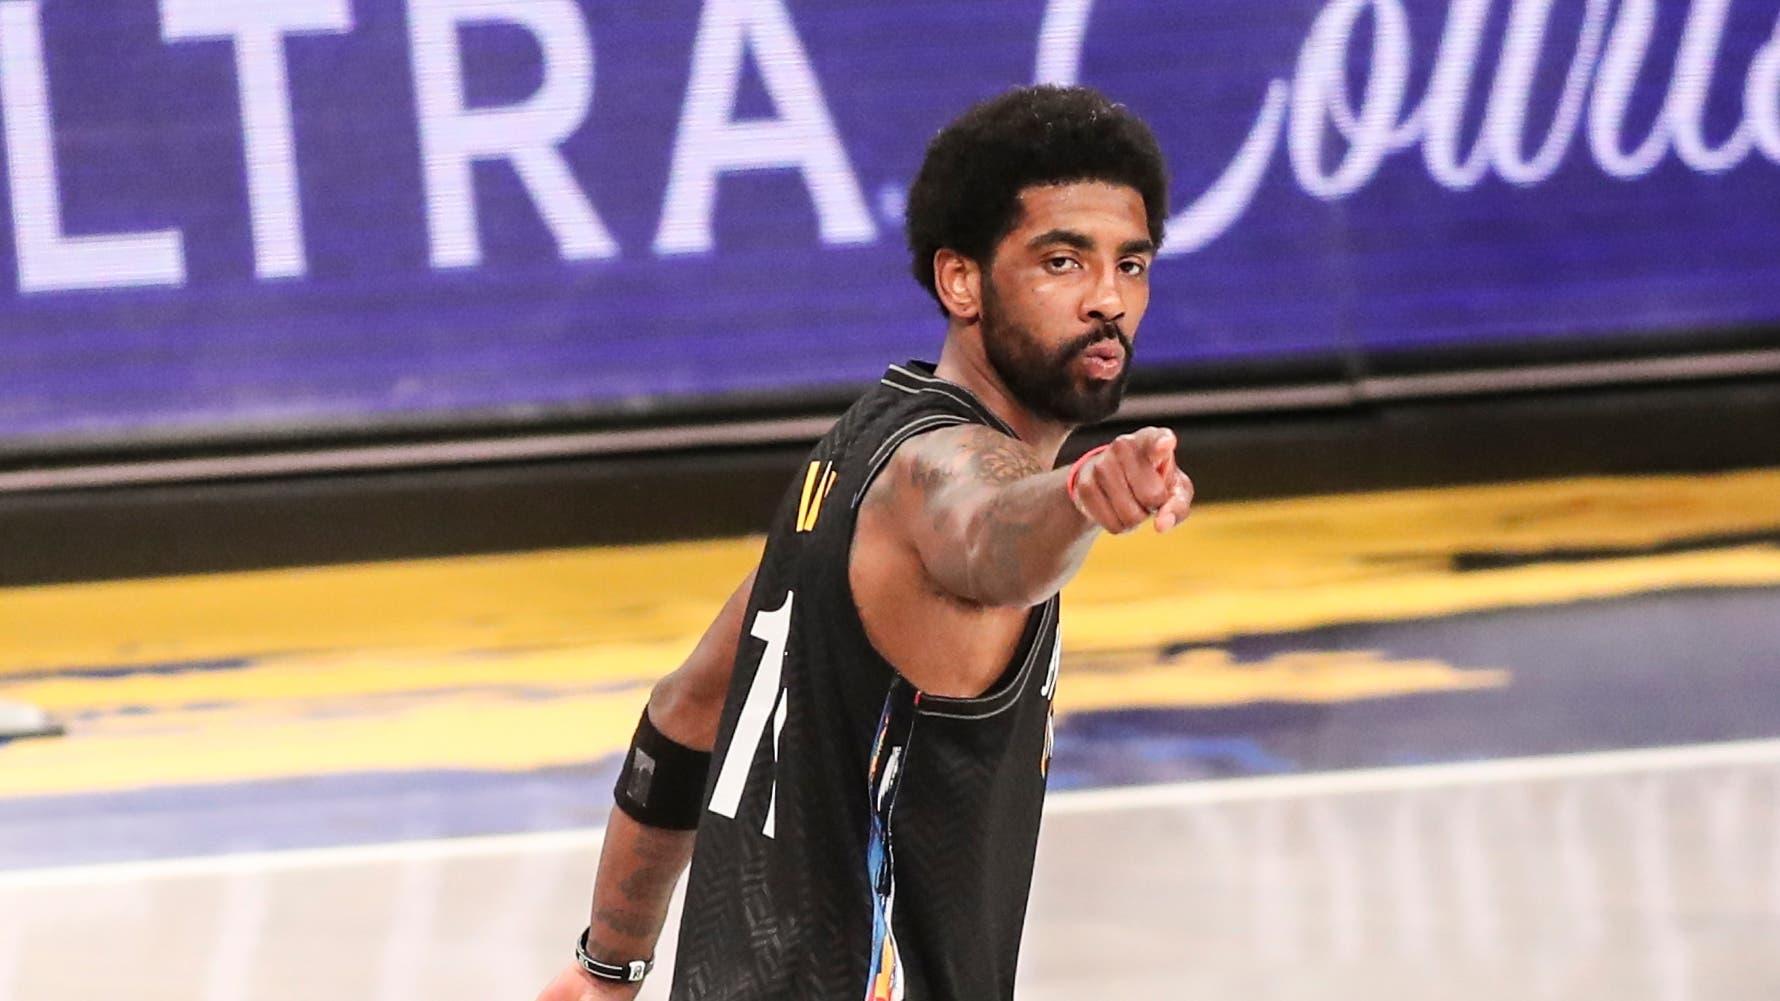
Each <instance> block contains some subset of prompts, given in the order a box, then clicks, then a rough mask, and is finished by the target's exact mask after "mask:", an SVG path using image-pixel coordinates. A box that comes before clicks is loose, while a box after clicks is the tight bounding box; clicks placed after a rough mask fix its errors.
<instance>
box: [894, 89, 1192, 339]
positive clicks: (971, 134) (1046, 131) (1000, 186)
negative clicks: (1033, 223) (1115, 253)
mask: <svg viewBox="0 0 1780 1001" xmlns="http://www.w3.org/2000/svg"><path fill="white" fill-rule="evenodd" d="M1072 181H1105V182H1108V183H1111V184H1122V185H1127V186H1129V187H1132V188H1135V189H1136V190H1137V193H1138V194H1139V195H1141V196H1143V205H1144V213H1145V215H1146V216H1147V221H1148V223H1149V231H1150V240H1151V241H1152V242H1154V243H1155V244H1156V246H1158V247H1160V246H1161V245H1162V235H1163V234H1162V230H1163V226H1164V224H1165V221H1166V220H1167V218H1168V171H1167V168H1166V167H1165V166H1164V165H1163V162H1162V151H1161V149H1160V148H1158V147H1157V145H1156V137H1155V136H1154V135H1153V134H1151V132H1150V129H1149V126H1147V125H1145V124H1144V123H1143V120H1142V119H1140V118H1138V117H1137V116H1136V115H1135V114H1133V113H1132V112H1131V111H1130V109H1128V108H1126V107H1125V106H1124V105H1122V104H1114V103H1113V102H1112V101H1110V100H1108V99H1107V98H1106V97H1105V96H1104V95H1102V94H1101V93H1100V92H1099V91H1097V90H1094V89H1093V88H1091V87H1059V86H1054V85H1050V84H1044V85H1040V86H1036V87H1018V88H1015V89H1014V90H1010V91H1007V92H1006V93H1003V94H1001V95H1000V96H998V97H993V98H990V99H989V100H987V101H983V102H981V103H979V104H977V105H975V106H973V107H972V108H971V109H970V110H969V111H966V112H965V113H964V114H962V115H960V116H959V117H958V118H957V119H956V120H954V121H953V122H952V124H950V125H948V126H946V127H945V128H944V129H943V130H941V131H940V133H939V135H937V136H935V137H934V138H933V141H932V142H931V143H929V144H928V145H927V157H926V159H925V160H923V161H922V163H921V172H920V174H919V175H918V176H916V178H915V183H914V186H913V187H912V188H910V189H909V200H908V210H907V216H906V225H907V228H908V241H909V252H910V254H911V255H912V260H911V262H910V264H911V270H912V271H913V272H914V275H915V281H917V282H919V283H920V284H921V287H922V288H924V289H926V290H927V293H928V294H929V295H931V296H933V298H934V301H935V302H938V301H939V293H938V291H937V290H936V289H935V288H934V279H933V255H934V254H935V253H936V252H938V251H939V250H940V249H942V248H946V249H951V250H955V251H957V252H959V253H961V254H963V255H965V256H966V257H969V258H970V259H972V260H974V261H976V262H977V263H979V264H981V265H983V266H984V267H987V266H988V265H989V262H990V259H991V258H992V257H993V256H994V251H995V245H996V244H997V243H999V242H1001V238H1002V237H1004V236H1006V235H1007V234H1008V233H1010V232H1012V231H1013V229H1014V227H1016V226H1018V225H1019V221H1020V200H1019V196H1020V192H1021V191H1023V190H1024V189H1026V188H1029V187H1032V186H1034V185H1049V184H1067V183H1070V182H1072ZM940 310H941V312H944V311H945V306H944V305H943V304H942V305H941V307H940Z"/></svg>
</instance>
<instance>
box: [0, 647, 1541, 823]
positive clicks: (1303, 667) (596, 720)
mask: <svg viewBox="0 0 1780 1001" xmlns="http://www.w3.org/2000/svg"><path fill="white" fill-rule="evenodd" d="M585 652H587V651H580V650H576V651H573V653H575V654H580V653H585ZM564 653H568V652H564ZM567 659H569V658H568V657H566V656H560V655H559V656H558V657H556V658H522V659H521V661H520V662H518V663H515V664H513V665H512V666H513V667H514V668H515V673H521V674H522V673H525V672H526V671H528V670H536V669H539V668H547V667H548V666H549V665H550V663H551V662H552V661H553V660H567ZM492 662H493V663H496V664H499V663H503V662H505V658H502V657H495V658H492ZM421 663H422V662H418V661H417V662H414V663H410V664H405V665H402V667H401V670H403V671H406V670H411V669H413V668H415V667H418V666H420V664H421ZM430 663H431V665H432V667H433V668H434V669H436V670H438V671H439V672H441V673H442V674H444V675H446V676H447V677H452V676H454V675H455V674H456V673H457V669H458V668H459V667H461V666H462V665H461V664H457V663H454V662H453V661H452V660H451V659H449V658H447V659H445V660H443V661H431V662H430ZM346 666H347V664H345V663H338V664H334V665H331V667H328V666H324V665H318V664H314V663H312V662H309V661H307V660H305V659H302V658H298V659H297V660H296V661H295V662H293V663H291V664H278V665H265V666H262V667H260V668H256V669H255V671H286V670H288V671H289V676H288V678H287V680H288V681H300V679H301V678H302V677H303V676H304V674H305V673H306V672H308V671H310V670H314V671H316V672H317V673H318V674H319V675H320V676H321V678H322V683H321V684H318V685H317V690H316V691H309V692H303V691H295V692H292V691H281V692H280V693H279V694H277V695H273V694H270V693H260V694H261V695H262V696H263V697H260V698H253V699H248V700H245V701H243V702H240V703H237V704H228V705H222V706H218V707H216V708H190V707H189V705H188V706H182V705H181V704H178V703H169V704H165V705H161V706H160V707H159V710H158V711H156V712H153V713H148V714H143V715H122V714H112V715H105V716H101V717H99V718H97V719H94V720H90V721H87V722H85V723H83V724H81V725H78V726H77V727H76V728H75V735H74V736H73V737H72V738H70V739H66V740H59V741H22V742H19V743H16V744H10V745H6V746H4V747H0V797H5V796H30V795H50V794H57V793H67V792H73V791H79V792H85V793H96V792H115V791H122V790H128V789H139V788H147V787H155V786H174V785H189V784H198V783H214V782H241V781H251V780H260V779H278V778H291V777H299V776H316V775H330V774H348V773H354V772H370V771H412V770H436V769H465V770H488V771H521V770H529V769H537V768H545V767H550V766H560V765H572V764H579V763H583V762H588V761H595V760H598V759H600V758H602V757H605V756H607V755H615V754H618V753H621V752H622V751H623V750H624V748H625V746H626V744H627V743H628V741H629V737H630V732H631V729H632V728H633V727H634V726H635V724H636V718H637V713H638V712H639V711H640V710H641V707H642V705H643V702H644V700H645V699H646V698H647V696H648V689H649V684H650V679H648V678H646V677H636V676H631V677H629V678H627V679H625V680H620V681H615V682H612V683H609V684H605V685H602V686H600V690H598V691H591V692H590V691H586V690H585V686H583V687H582V688H581V689H579V690H578V689H577V688H576V687H575V686H574V685H572V684H568V683H566V682H565V681H564V680H563V679H562V678H561V677H554V676H553V677H552V678H551V682H552V687H546V686H539V687H537V688H535V689H534V688H533V687H532V685H530V684H527V685H525V686H524V688H525V691H524V692H516V691H514V690H512V687H511V686H509V687H508V688H506V689H495V690H484V691H468V692H448V693H445V694H431V693H428V692H427V691H424V690H421V691H414V692H409V693H405V694H403V693H393V692H392V693H385V694H384V695H383V696H382V697H379V698H369V699H367V698H363V697H361V696H359V695H351V694H343V693H342V691H341V688H340V686H338V685H336V684H333V682H336V681H338V680H339V679H338V678H337V677H336V676H335V672H336V671H338V670H339V669H340V668H343V667H346ZM559 666H566V665H561V664H559ZM569 673H575V672H574V671H573V669H572V668H571V669H570V671H569ZM193 677H194V678H201V677H203V676H193ZM163 680H165V679H163ZM186 680H187V681H190V680H193V679H192V678H188V679H186ZM1507 683H1508V674H1507V672H1505V671H1501V670H1458V669H1455V668H1452V667H1449V666H1447V665H1445V664H1441V663H1439V662H1437V661H1425V660H1412V661H1396V662H1393V661H1390V660H1388V659H1386V658H1383V657H1381V656H1379V655H1377V654H1373V653H1368V652H1363V651H1361V652H1351V651H1338V652H1329V653H1323V652H1316V651H1298V652H1292V653H1288V654H1282V655H1280V656H1277V657H1274V658H1270V659H1269V660H1267V661H1264V662H1262V663H1260V664H1254V665H1247V664H1243V665H1239V664H1237V663H1235V662H1234V661H1233V660H1232V659H1231V657H1230V656H1229V655H1228V654H1227V653H1224V652H1223V651H1218V650H1195V651H1192V652H1190V653H1188V654H1186V655H1184V656H1182V657H1179V658H1174V659H1172V660H1169V661H1166V662H1158V661H1157V660H1156V658H1155V657H1154V656H1151V657H1149V658H1147V660H1145V659H1143V658H1138V657H1130V658H1127V660H1126V662H1123V663H1116V662H1111V661H1102V662H1097V663H1095V664H1093V665H1092V666H1090V667H1088V668H1087V669H1085V670H1081V671H1074V672H1070V674H1069V676H1068V677H1067V678H1065V679H1064V682H1063V683H1062V684H1061V685H1059V688H1058V693H1057V712H1058V714H1059V715H1060V716H1068V715H1070V714H1073V713H1080V712H1093V711H1096V710H1101V709H1112V708H1117V709H1136V708H1177V709H1178V708H1194V707H1213V706H1228V705H1239V704H1242V703H1248V702H1257V701H1263V700H1265V701H1271V702H1308V703H1329V702H1340V701H1346V700H1351V699H1362V698H1379V697H1383V696H1389V695H1405V694H1411V693H1418V692H1434V691H1467V690H1479V689H1486V688H1499V687H1501V686H1503V685H1505V684H1507ZM223 687H227V686H223ZM27 691H28V690H27ZM12 694H13V693H11V692H9V693H8V697H12ZM45 694H47V693H45ZM45 704H46V707H47V708H52V709H54V708H57V707H56V705H55V703H54V702H53V701H51V700H46V702H45Z"/></svg>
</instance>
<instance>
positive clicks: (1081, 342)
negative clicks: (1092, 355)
mask: <svg viewBox="0 0 1780 1001" xmlns="http://www.w3.org/2000/svg"><path fill="white" fill-rule="evenodd" d="M1101 341H1118V342H1119V346H1120V347H1122V348H1124V349H1125V358H1126V360H1127V361H1129V360H1130V358H1131V337H1130V335H1128V334H1126V333H1125V328H1124V327H1121V326H1119V324H1118V323H1117V322H1116V321H1115V322H1108V323H1102V324H1100V325H1099V326H1097V327H1095V328H1094V329H1092V330H1089V331H1087V332H1086V333H1084V334H1082V335H1081V336H1079V337H1076V338H1074V339H1073V340H1071V341H1069V342H1068V343H1067V344H1064V345H1063V350H1062V352H1061V357H1062V359H1063V360H1064V361H1068V360H1069V359H1071V358H1074V357H1075V356H1076V355H1079V354H1081V353H1082V352H1084V351H1086V350H1088V349H1089V348H1091V347H1093V346H1094V345H1096V344H1099V343H1100V342H1101Z"/></svg>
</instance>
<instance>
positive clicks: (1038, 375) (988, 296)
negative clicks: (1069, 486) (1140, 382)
mask: <svg viewBox="0 0 1780 1001" xmlns="http://www.w3.org/2000/svg"><path fill="white" fill-rule="evenodd" d="M982 323H983V352H984V354H986V355H987V356H988V358H989V365H990V367H992V368H994V369H995V374H996V375H998V376H1000V377H1001V381H1002V383H1003V384H1004V385H1006V386H1007V388H1008V391H1009V392H1011V393H1012V394H1013V396H1014V399H1016V400H1018V401H1019V403H1020V404H1021V405H1022V406H1024V407H1025V408H1026V409H1028V410H1030V411H1032V412H1033V413H1035V414H1037V415H1038V416H1040V417H1043V418H1046V419H1048V420H1052V421H1056V422H1058V423H1060V424H1070V425H1075V426H1080V425H1083V424H1095V423H1098V422H1100V421H1103V420H1106V419H1107V418H1108V417H1111V416H1112V415H1113V414H1115V413H1117V412H1118V409H1119V404H1120V402H1121V401H1122V400H1123V399H1124V397H1125V382H1126V381H1127V380H1128V379H1129V378H1130V377H1131V359H1132V352H1131V338H1130V337H1129V336H1127V335H1126V334H1125V331H1124V330H1123V329H1122V328H1121V327H1120V326H1119V325H1118V324H1117V323H1102V324H1100V326H1098V327H1096V328H1095V329H1093V330H1089V331H1088V332H1086V333H1084V334H1082V335H1081V336H1079V337H1076V338H1073V339H1071V340H1070V341H1068V342H1066V343H1065V344H1063V345H1062V346H1060V347H1058V348H1055V349H1052V350H1049V351H1047V350H1046V349H1045V347H1044V346H1043V345H1042V344H1040V343H1039V341H1038V338H1037V337H1035V336H1033V334H1032V331H1031V330H1030V329H1028V328H1026V327H1023V326H1021V325H1019V324H1018V323H1014V322H1012V321H1010V320H1008V319H1007V317H1006V316H1005V315H1004V314H1003V311H1002V309H1001V302H1000V300H999V299H998V298H997V297H996V295H995V287H994V285H992V284H990V283H988V282H987V281H985V282H984V284H983V316H982ZM1109 340H1116V341H1118V342H1119V344H1120V346H1122V347H1123V348H1124V349H1125V363H1124V365H1123V366H1121V367H1120V368H1119V374H1118V376H1117V377H1116V378H1113V379H1105V380H1101V379H1089V378H1087V377H1085V376H1077V375H1076V374H1075V370H1074V365H1075V360H1076V357H1077V356H1079V355H1081V354H1082V353H1083V352H1085V351H1087V350H1088V349H1089V348H1091V347H1093V346H1094V345H1096V344H1099V343H1100V342H1102V341H1109Z"/></svg>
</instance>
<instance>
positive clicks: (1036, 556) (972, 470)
mask: <svg viewBox="0 0 1780 1001" xmlns="http://www.w3.org/2000/svg"><path fill="white" fill-rule="evenodd" d="M1174 448H1175V438H1174V433H1173V432H1171V431H1168V430H1166V429H1163V428H1154V427H1151V428H1143V429H1141V430H1139V431H1135V432H1132V433H1131V434H1126V435H1121V436H1120V437H1119V438H1117V439H1115V440H1114V441H1113V442H1112V443H1111V444H1110V445H1108V446H1107V447H1106V448H1105V449H1104V450H1102V451H1100V452H1099V453H1098V454H1096V455H1094V456H1092V457H1091V458H1089V459H1088V460H1087V461H1086V462H1085V463H1084V464H1083V466H1082V468H1081V469H1080V470H1079V471H1078V476H1077V490H1076V496H1075V497H1074V498H1071V497H1070V495H1069V492H1068V490H1067V487H1066V484H1067V480H1068V478H1069V471H1068V470H1064V469H1057V470H1051V469H1048V468H1047V463H1045V462H1044V461H1042V460H1041V459H1040V457H1039V456H1038V455H1037V454H1036V453H1035V452H1034V451H1033V449H1032V448H1031V446H1029V445H1026V444H1025V443H1023V442H1021V441H1018V440H1016V439H1014V438H1010V437H1008V436H1007V435H1004V434H1002V433H1001V432H999V431H996V430H995V429H993V428H989V427H984V426H982V425H975V424H972V425H965V426H961V427H956V428H943V429H941V430H938V431H933V432H931V433H928V434H925V435H922V436H920V437H918V438H916V439H914V440H913V441H911V442H909V443H908V444H907V445H905V446H903V447H902V448H901V449H900V450H898V452H897V453H896V456H895V459H894V460H893V461H892V462H891V464H890V468H889V469H888V470H887V471H886V477H887V478H888V479H889V481H890V482H889V483H888V484H887V486H888V487H889V489H888V490H886V491H885V493H884V497H885V502H886V503H888V504H891V505H893V506H894V507H895V508H896V512H895V513H896V517H895V519H894V521H895V524H897V525H898V526H900V529H901V531H902V533H903V535H904V537H905V538H906V539H907V541H908V543H909V544H910V545H911V546H913V548H914V549H915V551H916V552H917V553H919V555H920V559H921V564H922V566H923V567H924V568H925V570H926V571H927V574H928V575H929V576H930V577H931V578H932V579H933V580H934V581H935V582H936V583H937V584H938V585H939V586H940V587H941V588H942V589H943V590H945V591H946V592H947V593H949V594H951V595H953V596H954V597H957V598H961V599H963V600H965V601H969V602H972V603H975V604H978V605H984V606H991V607H1013V608H1029V607H1031V606H1033V605H1036V604H1038V603H1040V602H1042V601H1045V600H1046V599H1048V598H1049V597H1050V596H1051V595H1053V594H1056V593H1057V592H1058V591H1059V590H1061V589H1062V588H1063V585H1064V584H1065V583H1067V582H1068V581H1069V579H1070V577H1072V576H1074V575H1075V572H1076V571H1077V570H1078V569H1080V568H1081V565H1082V561H1083V560H1085V559H1086V558H1087V555H1088V550H1089V548H1090V547H1091V546H1092V544H1093V541H1094V537H1095V536H1096V535H1097V534H1098V533H1099V532H1100V531H1101V530H1102V529H1104V530H1107V531H1112V532H1128V531H1130V530H1131V529H1133V528H1136V527H1137V526H1138V525H1141V524H1143V523H1144V522H1145V521H1148V520H1149V519H1150V518H1151V517H1152V516H1154V518H1155V521H1156V529H1157V530H1158V531H1167V530H1169V529H1171V528H1173V527H1174V526H1175V525H1177V524H1179V523H1180V522H1181V521H1182V520H1183V519H1185V518H1186V516H1187V512H1188V510H1189V509H1190V508H1191V506H1192V502H1193V485H1192V481H1190V480H1188V479H1187V477H1186V475H1185V474H1183V473H1182V472H1181V471H1180V469H1179V468H1178V467H1177V466H1176V465H1175V457H1174Z"/></svg>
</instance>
